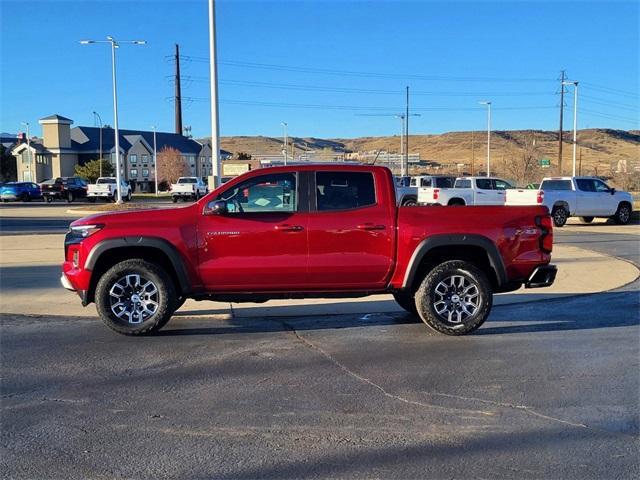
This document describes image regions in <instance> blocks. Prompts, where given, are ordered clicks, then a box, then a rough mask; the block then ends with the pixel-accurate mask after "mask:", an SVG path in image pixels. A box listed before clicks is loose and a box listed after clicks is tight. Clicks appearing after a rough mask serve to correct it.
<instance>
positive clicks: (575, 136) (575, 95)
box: [562, 82, 578, 177]
mask: <svg viewBox="0 0 640 480" xmlns="http://www.w3.org/2000/svg"><path fill="white" fill-rule="evenodd" d="M562 85H573V176H574V177H575V176H576V147H577V145H578V82H562Z"/></svg>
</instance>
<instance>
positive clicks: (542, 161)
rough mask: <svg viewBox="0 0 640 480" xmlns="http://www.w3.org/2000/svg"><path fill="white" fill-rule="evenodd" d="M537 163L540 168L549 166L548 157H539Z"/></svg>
mask: <svg viewBox="0 0 640 480" xmlns="http://www.w3.org/2000/svg"><path fill="white" fill-rule="evenodd" d="M538 165H539V166H540V167H542V168H549V167H550V166H551V160H549V159H548V158H541V159H540V160H538Z"/></svg>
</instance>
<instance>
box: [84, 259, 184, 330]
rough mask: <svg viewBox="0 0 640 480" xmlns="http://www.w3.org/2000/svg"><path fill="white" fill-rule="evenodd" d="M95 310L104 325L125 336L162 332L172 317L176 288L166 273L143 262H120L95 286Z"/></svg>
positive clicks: (139, 260)
mask: <svg viewBox="0 0 640 480" xmlns="http://www.w3.org/2000/svg"><path fill="white" fill-rule="evenodd" d="M95 299H96V309H97V310H98V314H99V315H100V318H101V319H102V321H103V322H104V324H105V325H106V326H107V327H109V328H110V329H111V330H113V331H115V332H118V333H121V334H123V335H145V334H149V333H153V332H156V331H158V330H160V329H161V328H162V327H163V326H164V325H166V323H167V322H168V321H169V319H170V318H171V315H173V312H174V307H175V305H176V301H177V295H176V289H175V286H174V284H173V281H172V280H171V278H170V277H169V275H168V274H167V272H166V271H165V270H164V269H162V268H160V267H158V266H156V265H154V264H152V263H150V262H147V261H146V260H142V259H131V260H125V261H123V262H120V263H117V264H116V265H114V266H113V267H111V268H110V269H109V270H107V271H106V272H105V273H104V274H103V275H102V277H100V280H99V281H98V285H97V286H96V294H95Z"/></svg>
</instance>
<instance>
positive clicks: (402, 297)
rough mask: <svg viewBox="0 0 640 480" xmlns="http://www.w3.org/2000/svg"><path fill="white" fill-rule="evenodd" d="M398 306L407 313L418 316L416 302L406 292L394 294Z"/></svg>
mask: <svg viewBox="0 0 640 480" xmlns="http://www.w3.org/2000/svg"><path fill="white" fill-rule="evenodd" d="M393 298H395V300H396V302H397V303H398V305H400V306H401V307H402V308H404V309H405V310H406V311H407V312H409V313H412V314H414V315H418V309H417V308H416V301H415V298H414V297H413V295H411V294H410V293H406V292H395V293H394V294H393Z"/></svg>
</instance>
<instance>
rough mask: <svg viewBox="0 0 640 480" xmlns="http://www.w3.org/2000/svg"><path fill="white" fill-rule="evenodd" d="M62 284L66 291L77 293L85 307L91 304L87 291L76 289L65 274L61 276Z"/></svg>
mask: <svg viewBox="0 0 640 480" xmlns="http://www.w3.org/2000/svg"><path fill="white" fill-rule="evenodd" d="M60 283H61V284H62V286H63V287H64V288H65V289H67V290H69V291H70V292H76V293H77V294H78V296H79V297H80V300H81V301H82V306H83V307H86V306H87V305H88V304H89V296H88V295H87V291H86V290H78V289H76V288H75V287H74V286H73V284H72V283H71V281H70V280H69V278H67V276H66V275H65V274H64V273H63V274H62V275H61V276H60Z"/></svg>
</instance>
